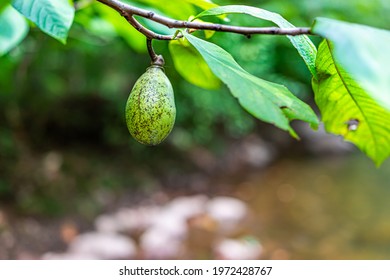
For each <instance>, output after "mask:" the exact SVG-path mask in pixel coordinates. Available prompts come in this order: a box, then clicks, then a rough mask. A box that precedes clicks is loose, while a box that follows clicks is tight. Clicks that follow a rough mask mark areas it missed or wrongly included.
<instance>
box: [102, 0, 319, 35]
mask: <svg viewBox="0 0 390 280" xmlns="http://www.w3.org/2000/svg"><path fill="white" fill-rule="evenodd" d="M97 1H99V2H100V3H102V4H104V5H107V6H109V7H111V8H113V9H115V10H116V11H118V12H119V13H120V14H121V15H122V16H123V17H125V18H126V19H127V21H128V22H129V23H130V24H131V25H132V26H133V27H134V28H136V29H137V30H138V31H139V32H141V33H142V34H144V35H145V36H146V37H147V38H149V39H156V40H173V39H176V38H177V37H174V36H173V35H161V34H157V33H154V32H153V31H151V30H149V29H147V28H146V27H144V26H143V25H142V24H140V23H139V22H138V21H137V20H136V19H135V18H134V16H135V15H136V16H140V17H143V18H146V19H149V20H152V21H154V22H157V23H160V24H162V25H165V26H167V27H168V28H189V29H195V30H214V31H220V32H230V33H238V34H242V35H245V36H247V37H249V36H250V35H253V34H272V35H290V36H296V35H308V34H311V32H310V28H307V27H295V28H279V27H246V26H233V25H225V24H215V23H206V22H192V21H182V20H175V19H171V18H168V17H165V16H161V15H158V14H156V13H154V12H151V11H148V10H145V9H141V8H137V7H134V6H131V5H128V4H125V3H123V2H121V1H119V0H97Z"/></svg>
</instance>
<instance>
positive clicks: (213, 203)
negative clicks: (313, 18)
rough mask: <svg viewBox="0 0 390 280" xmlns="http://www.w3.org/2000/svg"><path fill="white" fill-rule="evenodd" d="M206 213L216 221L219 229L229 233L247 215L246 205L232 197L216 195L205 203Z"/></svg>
mask: <svg viewBox="0 0 390 280" xmlns="http://www.w3.org/2000/svg"><path fill="white" fill-rule="evenodd" d="M206 210H207V213H208V214H209V215H210V216H211V217H212V218H213V219H215V220H216V221H217V222H218V225H219V230H220V231H221V232H223V233H226V234H229V233H232V232H233V231H235V229H236V228H237V227H238V225H239V224H240V223H242V222H243V221H244V220H245V218H246V217H247V215H248V207H247V205H246V204H245V203H244V202H242V201H241V200H239V199H237V198H233V197H222V196H221V197H216V198H213V199H211V200H210V201H209V202H208V203H207V205H206Z"/></svg>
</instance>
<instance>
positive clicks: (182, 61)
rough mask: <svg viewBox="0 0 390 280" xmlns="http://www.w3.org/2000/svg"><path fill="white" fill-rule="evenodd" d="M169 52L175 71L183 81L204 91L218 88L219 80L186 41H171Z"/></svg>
mask: <svg viewBox="0 0 390 280" xmlns="http://www.w3.org/2000/svg"><path fill="white" fill-rule="evenodd" d="M169 51H170V53H171V55H172V58H173V63H174V64H175V68H176V70H177V71H178V72H179V74H180V75H181V76H182V77H183V78H184V79H185V80H187V81H188V82H190V83H192V84H194V85H196V86H198V87H202V88H205V89H217V88H219V87H220V80H219V79H218V78H217V77H216V76H215V75H214V74H213V72H212V71H211V70H210V68H209V66H208V65H207V63H206V62H205V61H204V59H203V57H202V56H201V55H200V54H199V52H198V51H197V50H196V49H195V48H194V47H193V46H192V45H191V44H189V43H188V41H187V40H186V39H179V40H173V41H171V42H170V43H169Z"/></svg>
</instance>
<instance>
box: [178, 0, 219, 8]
mask: <svg viewBox="0 0 390 280" xmlns="http://www.w3.org/2000/svg"><path fill="white" fill-rule="evenodd" d="M184 1H185V2H187V3H190V4H192V5H195V6H197V7H199V8H201V9H203V10H207V9H211V8H215V7H218V5H217V4H215V3H213V2H212V1H208V0H184Z"/></svg>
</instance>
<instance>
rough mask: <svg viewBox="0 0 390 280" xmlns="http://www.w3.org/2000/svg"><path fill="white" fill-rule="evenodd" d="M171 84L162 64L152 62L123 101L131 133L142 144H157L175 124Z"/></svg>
mask: <svg viewBox="0 0 390 280" xmlns="http://www.w3.org/2000/svg"><path fill="white" fill-rule="evenodd" d="M175 118H176V107H175V99H174V95H173V89H172V85H171V83H170V82H169V79H168V78H167V76H166V75H165V73H164V69H163V68H162V67H161V66H156V65H152V66H150V67H149V68H148V69H147V70H146V72H145V73H144V74H143V75H142V76H141V77H139V79H138V80H137V81H136V83H135V85H134V87H133V89H132V90H131V93H130V96H129V98H128V99H127V103H126V123H127V128H128V129H129V132H130V134H131V135H132V136H133V137H134V138H135V139H136V140H137V141H138V142H140V143H142V144H145V145H150V146H154V145H158V144H159V143H161V142H162V141H163V140H164V139H165V138H166V137H167V136H168V135H169V133H170V132H171V130H172V128H173V125H174V124H175Z"/></svg>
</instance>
